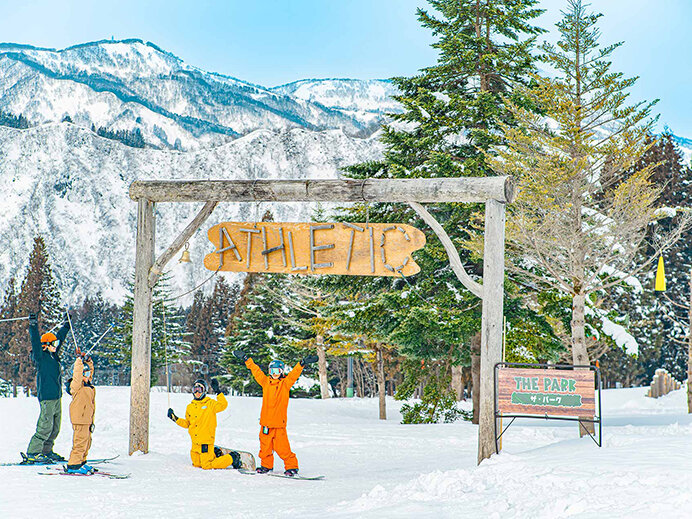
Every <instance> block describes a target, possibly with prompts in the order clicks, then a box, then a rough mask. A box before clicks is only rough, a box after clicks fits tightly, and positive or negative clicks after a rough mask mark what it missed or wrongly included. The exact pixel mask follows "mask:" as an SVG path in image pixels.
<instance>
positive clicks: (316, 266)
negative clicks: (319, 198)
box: [204, 222, 425, 276]
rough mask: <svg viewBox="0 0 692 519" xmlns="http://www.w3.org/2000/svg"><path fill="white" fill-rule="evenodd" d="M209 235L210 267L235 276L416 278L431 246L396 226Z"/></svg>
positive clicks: (224, 226)
mask: <svg viewBox="0 0 692 519" xmlns="http://www.w3.org/2000/svg"><path fill="white" fill-rule="evenodd" d="M207 235H208V236H209V240H211V242H212V243H213V244H214V247H215V250H214V252H212V253H210V254H207V255H206V256H205V257H204V266H205V267H206V268H207V269H209V270H214V271H215V270H217V269H220V270H225V271H231V272H272V273H285V274H308V275H313V274H342V275H352V276H402V275H403V276H411V275H413V274H416V273H417V272H420V267H419V266H418V264H417V263H416V262H415V261H413V257H412V256H411V253H412V252H413V251H416V250H418V249H421V248H423V247H424V246H425V234H423V232H422V231H420V230H419V229H416V228H415V227H411V226H410V225H404V224H391V223H370V224H364V223H345V222H339V223H286V222H257V223H252V222H224V223H220V224H218V225H215V226H214V227H212V228H211V229H209V231H208V232H207ZM219 267H220V268H219Z"/></svg>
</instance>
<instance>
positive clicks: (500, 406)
mask: <svg viewBox="0 0 692 519" xmlns="http://www.w3.org/2000/svg"><path fill="white" fill-rule="evenodd" d="M595 393H596V391H595V379H594V371H592V370H589V369H588V367H587V368H586V369H573V370H565V369H552V368H549V369H524V368H510V367H500V368H499V369H498V370H497V410H498V411H499V413H500V414H501V415H541V416H545V415H552V416H573V417H581V418H585V417H593V416H594V415H595V413H596V404H595Z"/></svg>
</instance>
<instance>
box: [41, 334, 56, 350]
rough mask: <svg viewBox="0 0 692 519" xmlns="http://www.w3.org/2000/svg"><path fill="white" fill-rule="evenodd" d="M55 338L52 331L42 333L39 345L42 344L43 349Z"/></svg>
mask: <svg viewBox="0 0 692 519" xmlns="http://www.w3.org/2000/svg"><path fill="white" fill-rule="evenodd" d="M57 340H58V338H57V337H56V336H55V334H54V333H53V332H48V333H44V334H43V335H41V346H43V348H44V349H45V348H47V347H48V346H50V344H51V343H52V342H55V341H57Z"/></svg>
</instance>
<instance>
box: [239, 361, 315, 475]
mask: <svg viewBox="0 0 692 519" xmlns="http://www.w3.org/2000/svg"><path fill="white" fill-rule="evenodd" d="M233 355H235V356H236V357H237V358H238V359H240V360H241V361H243V362H245V366H247V367H248V368H249V369H250V372H251V373H252V376H253V377H255V380H256V381H257V383H258V384H259V385H260V386H262V411H261V412H260V433H259V440H260V451H259V457H260V459H261V460H262V464H261V466H259V467H258V468H257V472H259V473H260V474H264V473H266V472H269V471H271V470H273V469H274V452H276V453H277V454H278V455H279V457H280V458H281V459H282V460H283V462H284V469H285V472H284V474H285V475H287V476H295V475H296V474H298V458H297V457H296V455H295V454H294V453H293V451H292V450H291V445H290V444H289V443H288V435H287V434H286V411H287V409H288V397H289V396H290V390H291V386H293V384H295V383H296V380H298V377H300V374H301V373H302V372H303V367H305V365H306V364H312V363H313V362H317V355H308V356H307V357H305V358H304V359H303V360H301V361H300V362H299V363H298V364H296V365H295V366H294V367H293V369H292V370H291V371H290V373H288V375H285V374H284V370H285V365H284V363H283V362H282V361H280V360H273V361H271V362H270V363H269V376H267V375H265V374H264V372H263V371H262V370H261V369H260V367H259V366H258V365H257V364H255V363H254V362H253V360H252V359H251V358H250V357H248V355H246V354H245V352H243V351H241V350H235V351H234V352H233Z"/></svg>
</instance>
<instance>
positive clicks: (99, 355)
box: [62, 293, 120, 385]
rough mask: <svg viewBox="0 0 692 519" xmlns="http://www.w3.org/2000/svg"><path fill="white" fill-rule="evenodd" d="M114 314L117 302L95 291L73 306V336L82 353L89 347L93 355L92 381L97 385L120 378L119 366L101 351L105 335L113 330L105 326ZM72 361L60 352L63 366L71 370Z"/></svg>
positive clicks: (107, 325) (109, 382) (108, 324)
mask: <svg viewBox="0 0 692 519" xmlns="http://www.w3.org/2000/svg"><path fill="white" fill-rule="evenodd" d="M117 315H118V307H117V305H113V304H112V303H109V302H108V301H105V300H104V299H103V297H102V296H101V294H100V293H98V294H96V296H93V297H92V296H87V297H86V298H85V299H84V301H83V302H82V304H81V305H79V306H77V307H76V308H75V309H74V314H73V316H72V325H73V331H74V334H75V339H76V340H77V344H78V346H79V348H80V350H81V351H82V353H86V352H88V351H89V350H91V353H90V356H91V357H92V358H93V360H94V366H95V369H94V371H95V373H94V381H95V383H97V384H99V385H105V384H113V383H115V382H117V381H119V376H118V372H119V370H120V367H119V366H116V365H112V364H111V363H110V362H109V359H108V357H107V356H106V355H105V354H104V352H105V351H106V346H105V344H106V341H107V338H108V336H109V335H110V334H111V333H112V332H113V330H111V331H108V330H109V327H110V326H111V325H114V323H115V320H116V317H117ZM106 332H107V333H106ZM104 333H106V335H105V336H104V337H103V338H102V339H101V342H99V343H98V344H97V345H96V346H95V347H94V348H93V349H92V346H94V344H95V342H96V341H97V340H98V339H99V337H101V336H102V335H103V334H104ZM71 340H72V338H71V337H70V341H71ZM73 362H74V358H72V357H70V356H63V357H62V365H63V370H70V369H71V366H72V364H73Z"/></svg>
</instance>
